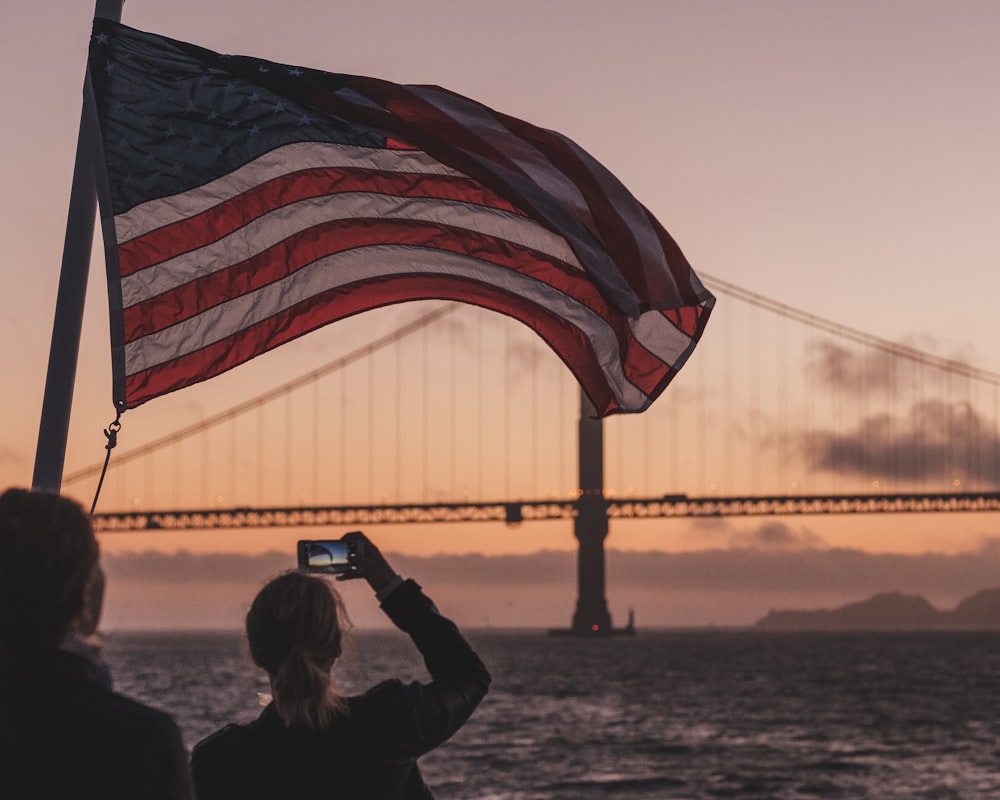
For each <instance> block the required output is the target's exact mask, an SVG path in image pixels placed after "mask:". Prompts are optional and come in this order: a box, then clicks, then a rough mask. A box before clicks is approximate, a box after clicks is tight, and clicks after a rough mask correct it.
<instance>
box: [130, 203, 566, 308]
mask: <svg viewBox="0 0 1000 800" xmlns="http://www.w3.org/2000/svg"><path fill="white" fill-rule="evenodd" d="M362 215H363V216H367V217H384V218H387V219H411V220H416V221H418V222H429V223H438V224H442V225H448V226H451V227H456V228H464V229H466V230H471V231H475V232H478V233H481V234H483V235H486V236H493V237H495V238H497V239H502V240H505V241H509V242H512V243H514V244H518V245H521V246H523V247H527V248H529V249H532V250H536V251H538V252H539V253H544V254H546V255H549V256H551V257H553V258H555V259H558V260H559V261H563V262H564V263H569V264H574V255H573V253H572V251H571V250H570V249H569V248H568V247H567V246H566V243H565V242H564V241H563V240H562V239H561V238H559V237H558V236H556V235H555V234H553V233H551V232H550V231H547V230H546V229H544V228H542V227H540V226H539V225H537V224H536V223H534V222H533V221H532V220H529V219H527V218H525V217H520V216H515V215H513V214H509V213H507V212H504V211H500V210H498V209H490V208H484V207H481V206H471V205H468V204H464V203H452V202H444V201H440V200H428V199H423V198H399V197H393V196H389V195H379V194H367V193H354V194H350V195H340V196H333V197H324V198H318V199H314V200H303V201H300V202H298V203H295V204H293V205H291V206H282V207H280V208H277V209H275V210H274V211H272V212H271V213H269V214H267V215H265V216H264V217H261V218H260V219H257V220H254V221H253V222H251V223H250V224H248V225H246V226H245V227H243V228H240V229H239V230H237V231H235V232H234V233H233V234H231V235H230V236H227V237H224V238H222V239H219V240H218V241H214V242H209V243H208V244H205V245H204V246H203V247H196V248H194V249H191V250H190V251H189V252H185V253H183V254H181V255H179V256H177V257H175V258H173V259H170V260H169V261H166V262H163V263H162V264H160V265H158V266H157V268H156V269H151V270H143V271H141V272H137V273H134V274H132V275H128V276H125V277H123V278H122V298H123V302H124V304H125V307H126V308H127V307H129V306H132V305H135V304H136V303H140V302H143V301H144V300H148V299H150V298H152V297H156V296H158V295H161V294H163V293H164V292H167V291H170V290H172V289H174V288H175V287H177V286H179V285H183V284H185V283H188V282H189V281H192V280H196V279H197V278H198V277H200V276H201V275H204V274H206V273H210V272H217V271H220V270H223V269H227V268H228V267H229V266H230V265H231V264H232V263H233V262H234V261H238V260H244V259H246V258H250V257H252V256H253V255H254V254H256V253H259V252H261V251H263V250H266V249H267V248H269V247H273V246H274V245H275V244H277V243H278V242H281V241H283V240H285V239H287V238H288V237H290V236H293V235H295V234H296V233H299V232H301V231H306V230H309V229H310V228H313V227H315V226H317V225H322V224H324V223H326V222H331V221H334V220H338V219H349V218H351V217H356V216H362Z"/></svg>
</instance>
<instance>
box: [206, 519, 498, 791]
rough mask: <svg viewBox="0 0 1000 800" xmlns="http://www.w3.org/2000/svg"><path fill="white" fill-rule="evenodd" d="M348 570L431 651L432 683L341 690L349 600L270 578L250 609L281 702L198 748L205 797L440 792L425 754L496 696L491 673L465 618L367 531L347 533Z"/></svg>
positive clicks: (318, 584) (292, 577)
mask: <svg viewBox="0 0 1000 800" xmlns="http://www.w3.org/2000/svg"><path fill="white" fill-rule="evenodd" d="M342 541H344V542H346V543H347V545H348V549H349V555H348V560H349V570H348V571H347V572H344V573H343V574H341V575H340V576H338V579H339V580H349V579H353V578H363V579H365V580H367V581H368V583H369V585H370V586H371V587H372V589H374V590H375V595H376V597H377V598H378V600H379V601H380V602H381V604H382V610H383V611H384V612H385V613H386V615H387V616H388V617H389V619H391V620H392V621H393V623H395V625H396V626H397V627H398V628H400V629H401V630H402V631H404V632H405V633H407V634H408V635H409V636H410V638H411V639H412V640H413V643H414V644H415V645H416V646H417V649H418V650H419V651H420V653H421V655H422V656H423V658H424V663H425V664H426V666H427V670H428V672H429V673H430V676H431V681H430V682H429V683H416V682H414V683H410V684H403V683H402V682H400V681H398V680H394V681H386V682H384V683H381V684H379V685H378V686H376V687H374V688H373V689H371V690H369V691H368V692H366V693H365V694H362V695H358V696H355V697H341V696H339V695H337V693H336V692H335V691H334V689H333V686H332V684H331V678H330V671H331V669H332V668H333V665H334V662H336V660H337V658H338V657H339V656H340V651H341V636H342V630H343V621H344V613H343V604H342V601H341V599H340V595H339V594H338V592H337V591H336V589H335V588H334V587H333V586H332V585H331V584H329V583H328V582H327V580H325V579H324V578H322V577H319V576H317V575H314V574H309V573H306V572H303V571H298V572H288V573H285V574H283V575H279V576H278V577H277V578H275V579H274V580H272V581H271V582H269V583H268V584H267V585H266V586H265V587H264V588H263V589H262V590H261V591H260V592H259V593H258V595H257V597H256V598H255V599H254V601H253V604H252V606H251V607H250V611H249V612H248V613H247V618H246V629H247V640H248V643H249V645H250V655H251V657H252V658H253V661H254V663H255V664H256V665H257V666H259V667H260V668H261V669H263V670H265V671H266V672H267V674H268V677H269V678H270V681H271V691H272V696H273V700H272V702H271V703H270V704H269V705H268V706H267V707H266V708H265V709H264V711H263V713H262V714H261V715H260V717H259V718H258V719H257V720H255V721H254V722H251V723H250V724H249V725H227V726H226V727H225V728H223V729H222V730H220V731H218V732H217V733H215V734H213V735H212V736H209V737H208V738H207V739H205V740H204V741H202V742H200V743H199V744H198V745H197V746H196V747H195V749H194V753H193V754H192V762H191V763H192V769H193V773H194V780H195V788H196V790H197V794H198V797H199V799H200V800H214V798H221V797H233V798H277V797H281V798H313V797H316V798H318V797H324V798H326V797H337V798H345V799H346V798H365V800H383V798H385V800H388V799H389V798H393V799H395V798H405V799H406V800H410V799H411V798H431V797H432V794H431V792H430V789H429V788H428V787H427V785H426V784H425V783H424V780H423V778H422V777H421V775H420V770H419V769H418V767H417V758H418V757H419V756H421V755H423V754H424V753H426V752H428V751H429V750H432V749H433V748H435V747H437V746H438V745H439V744H441V743H442V742H444V741H445V740H446V739H448V738H449V737H450V736H451V735H452V734H453V733H455V731H457V730H458V729H459V728H460V727H461V726H462V725H463V724H464V723H465V721H466V720H467V719H468V718H469V716H470V715H471V714H472V712H473V710H474V709H475V708H476V706H477V705H478V704H479V702H480V701H481V700H482V698H483V697H484V696H485V694H486V692H487V689H488V688H489V684H490V675H489V673H488V672H487V671H486V668H485V667H484V666H483V663H482V661H480V659H479V657H478V656H477V655H476V654H475V652H474V651H473V650H472V648H471V647H470V646H469V644H468V642H466V640H465V639H464V637H463V636H462V635H461V633H459V631H458V629H457V628H456V627H455V625H454V623H452V622H451V621H450V620H448V619H446V618H445V617H443V616H441V615H440V614H439V613H438V611H437V609H436V608H435V607H434V604H433V603H432V602H431V601H430V599H429V598H428V597H427V596H426V595H424V593H423V592H422V590H421V588H420V587H419V586H418V585H417V584H416V583H415V582H414V581H412V580H403V579H402V578H401V577H400V576H399V575H397V574H396V572H395V571H394V570H393V569H392V568H391V567H390V566H389V564H388V562H387V561H386V560H385V558H384V557H383V555H382V554H381V553H380V552H379V550H378V548H377V547H376V546H375V545H374V544H372V543H371V541H369V540H368V538H367V537H366V536H365V535H364V534H362V533H357V532H355V533H349V534H347V535H346V536H344V537H343V539H342Z"/></svg>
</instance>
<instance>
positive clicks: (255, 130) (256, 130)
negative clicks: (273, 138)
mask: <svg viewBox="0 0 1000 800" xmlns="http://www.w3.org/2000/svg"><path fill="white" fill-rule="evenodd" d="M259 133H260V125H254V126H253V127H251V128H250V135H251V136H256V135H257V134H259Z"/></svg>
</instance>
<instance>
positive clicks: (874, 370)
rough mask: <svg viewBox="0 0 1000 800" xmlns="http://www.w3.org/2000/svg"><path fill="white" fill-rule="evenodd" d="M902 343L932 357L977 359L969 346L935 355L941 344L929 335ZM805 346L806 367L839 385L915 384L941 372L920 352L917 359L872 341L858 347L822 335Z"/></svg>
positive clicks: (883, 386) (870, 387)
mask: <svg viewBox="0 0 1000 800" xmlns="http://www.w3.org/2000/svg"><path fill="white" fill-rule="evenodd" d="M900 345H901V347H900V349H904V348H905V349H906V350H907V351H910V352H913V353H915V354H927V356H928V357H929V358H930V359H935V360H936V359H946V360H949V361H956V362H960V363H963V364H972V363H974V361H975V354H974V352H973V351H972V350H971V349H970V348H968V347H966V348H964V350H962V351H960V352H954V353H952V354H951V355H948V356H938V355H935V354H934V351H935V350H939V349H940V348H939V345H938V343H937V342H935V341H934V340H932V339H930V338H929V337H920V338H917V337H913V338H910V339H908V340H906V341H904V342H901V343H900ZM806 348H807V353H806V357H807V364H806V369H807V370H808V371H809V373H810V374H811V376H812V377H813V378H815V379H817V380H819V381H821V382H823V383H825V384H827V385H828V386H833V387H837V388H839V389H848V390H859V391H873V390H876V389H894V388H902V387H910V388H912V387H913V386H914V385H917V384H919V383H920V382H921V381H922V380H923V381H926V380H928V375H927V373H928V372H929V371H930V372H933V374H934V379H936V378H937V377H938V376H940V375H941V372H940V371H939V370H937V369H935V368H933V367H930V366H928V365H927V364H926V363H924V362H922V361H921V360H920V355H917V356H916V358H915V359H913V358H906V357H904V356H901V355H899V354H897V353H893V352H886V351H883V350H877V349H875V348H874V347H872V346H870V345H869V346H865V347H863V349H861V350H858V349H857V348H850V347H848V346H845V345H843V344H839V343H837V342H834V341H832V340H830V339H822V338H815V339H811V340H810V341H808V342H807V343H806Z"/></svg>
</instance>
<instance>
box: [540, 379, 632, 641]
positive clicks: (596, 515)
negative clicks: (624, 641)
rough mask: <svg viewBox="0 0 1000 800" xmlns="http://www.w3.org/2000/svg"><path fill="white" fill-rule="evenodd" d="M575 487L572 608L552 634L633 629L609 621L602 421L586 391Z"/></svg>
mask: <svg viewBox="0 0 1000 800" xmlns="http://www.w3.org/2000/svg"><path fill="white" fill-rule="evenodd" d="M577 436H578V442H579V455H578V458H579V487H580V496H579V498H578V499H577V501H576V518H575V519H574V520H573V534H574V535H575V536H576V539H577V542H578V555H577V597H576V611H575V612H574V614H573V622H572V625H571V627H570V628H569V629H565V628H557V629H553V630H551V631H550V633H551V634H553V635H571V636H611V635H613V634H622V633H626V634H629V633H634V632H635V630H634V628H633V627H632V625H631V624H630V625H629V627H627V628H623V629H618V630H616V629H615V628H614V627H613V626H612V624H611V614H610V612H609V611H608V599H607V596H606V594H605V580H604V577H605V565H604V540H605V539H606V538H607V536H608V504H607V500H606V499H605V497H604V423H603V422H602V420H600V419H599V418H597V414H596V412H595V411H594V407H593V406H592V405H591V403H590V401H589V400H588V399H587V397H586V395H584V394H583V393H582V392H581V393H580V421H579V424H578V427H577Z"/></svg>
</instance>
